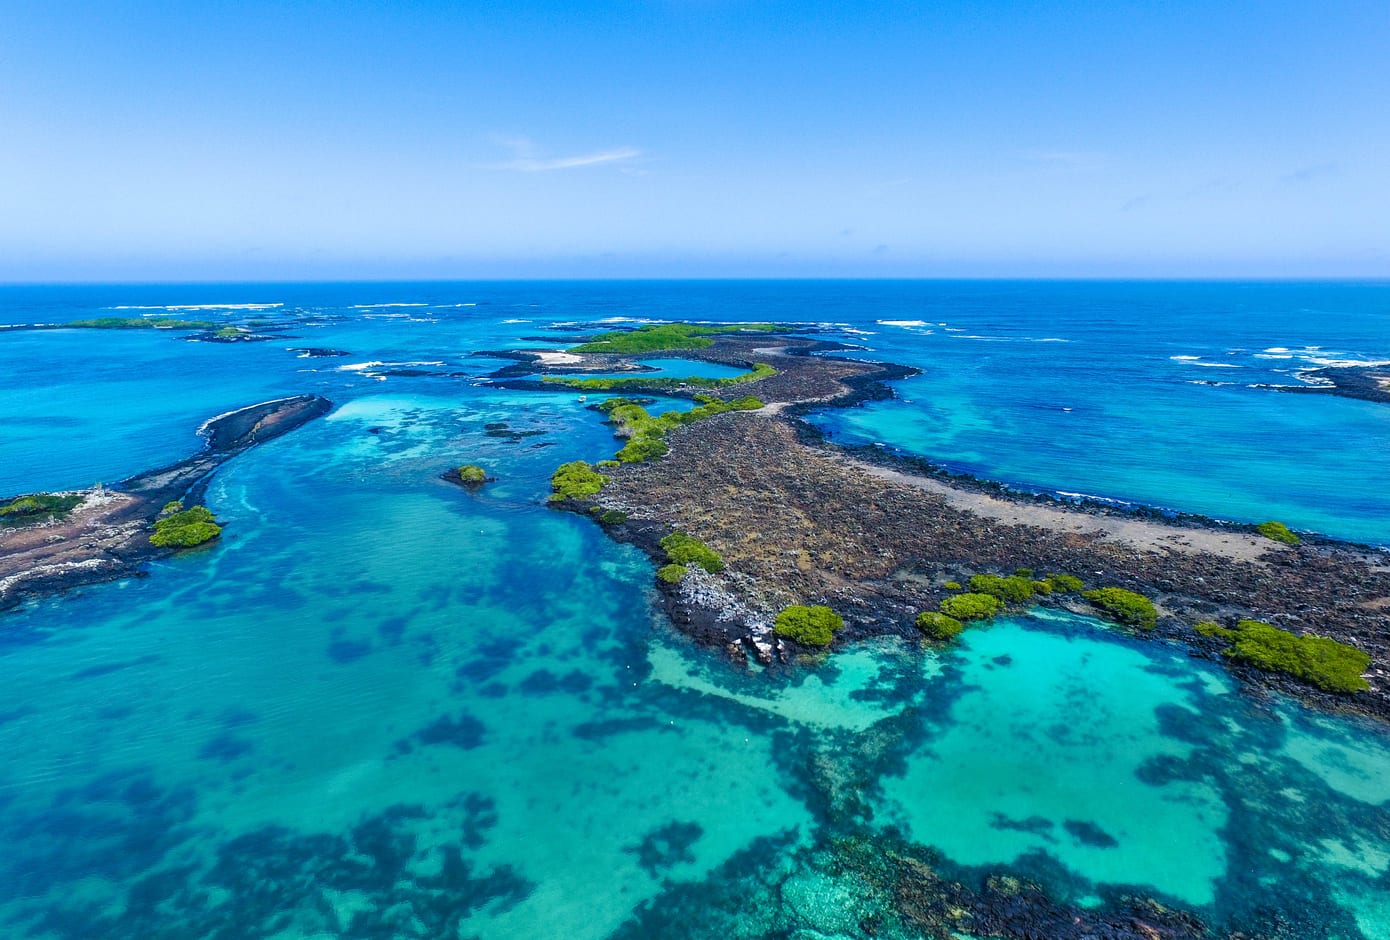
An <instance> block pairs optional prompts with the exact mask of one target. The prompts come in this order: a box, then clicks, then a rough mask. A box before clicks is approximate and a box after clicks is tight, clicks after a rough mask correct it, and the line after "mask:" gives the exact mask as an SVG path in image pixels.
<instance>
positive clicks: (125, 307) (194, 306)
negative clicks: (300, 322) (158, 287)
mask: <svg viewBox="0 0 1390 940" xmlns="http://www.w3.org/2000/svg"><path fill="white" fill-rule="evenodd" d="M283 306H284V304H165V305H158V304H156V305H141V304H122V305H120V306H116V307H103V308H102V309H104V310H274V309H275V308H276V307H283Z"/></svg>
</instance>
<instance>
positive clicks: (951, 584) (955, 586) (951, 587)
mask: <svg viewBox="0 0 1390 940" xmlns="http://www.w3.org/2000/svg"><path fill="white" fill-rule="evenodd" d="M941 586H942V587H944V588H945V589H946V590H948V591H964V590H965V588H963V587H961V585H960V582H959V581H947V582H946V583H945V584H943V585H941Z"/></svg>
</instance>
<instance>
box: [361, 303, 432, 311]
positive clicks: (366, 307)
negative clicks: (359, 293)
mask: <svg viewBox="0 0 1390 940" xmlns="http://www.w3.org/2000/svg"><path fill="white" fill-rule="evenodd" d="M428 306H429V304H417V303H409V304H353V305H352V309H353V310H375V309H377V308H378V307H428Z"/></svg>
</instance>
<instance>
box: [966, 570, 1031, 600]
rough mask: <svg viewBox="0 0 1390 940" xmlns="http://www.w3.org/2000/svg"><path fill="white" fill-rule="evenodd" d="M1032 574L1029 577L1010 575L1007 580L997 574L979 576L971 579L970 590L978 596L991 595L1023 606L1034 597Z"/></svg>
mask: <svg viewBox="0 0 1390 940" xmlns="http://www.w3.org/2000/svg"><path fill="white" fill-rule="evenodd" d="M1031 578H1032V572H1031V571H1030V572H1029V573H1028V576H1027V577H1025V576H1023V575H1016V574H1015V575H1010V576H1009V577H1007V578H1004V577H1000V576H999V575H997V574H977V575H973V576H972V577H971V578H970V590H972V591H974V592H975V593H976V594H989V595H992V596H994V597H997V598H999V599H1000V600H1001V601H1004V602H1006V603H1010V604H1022V603H1023V602H1024V601H1026V600H1028V598H1030V597H1032V596H1033V582H1032V580H1031Z"/></svg>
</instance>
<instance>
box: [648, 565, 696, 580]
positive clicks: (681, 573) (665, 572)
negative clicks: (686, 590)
mask: <svg viewBox="0 0 1390 940" xmlns="http://www.w3.org/2000/svg"><path fill="white" fill-rule="evenodd" d="M689 570H690V569H689V568H687V567H686V566H685V565H662V566H661V567H660V568H658V569H656V576H657V577H658V578H660V579H661V580H663V581H665V582H666V583H667V584H679V583H680V581H681V579H682V578H684V577H685V575H686V573H687V572H688V571H689Z"/></svg>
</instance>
